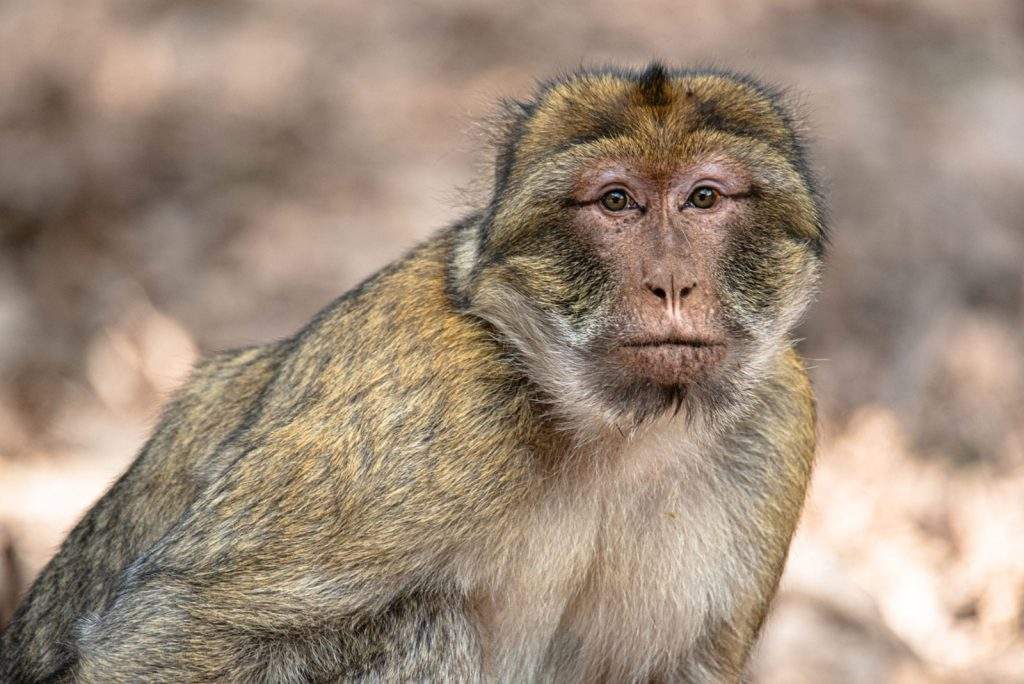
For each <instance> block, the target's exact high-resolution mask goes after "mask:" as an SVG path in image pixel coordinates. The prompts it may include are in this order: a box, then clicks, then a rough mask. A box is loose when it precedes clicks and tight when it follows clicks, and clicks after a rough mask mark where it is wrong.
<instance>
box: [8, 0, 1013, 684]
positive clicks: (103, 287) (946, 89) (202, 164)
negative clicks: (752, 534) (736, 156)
mask: <svg viewBox="0 0 1024 684" xmlns="http://www.w3.org/2000/svg"><path fill="white" fill-rule="evenodd" d="M375 5H376V4H375V3H367V2H351V1H347V2H338V1H337V0H331V1H328V0H304V1H302V2H270V1H264V2H257V1H252V2H243V1H241V0H223V1H221V2H199V1H196V0H123V1H121V0H74V1H67V2H63V1H60V0H49V1H48V2H39V1H38V0H35V1H33V0H3V2H0V625H2V624H3V623H4V622H5V621H6V620H8V619H9V617H10V614H11V611H12V610H13V606H14V604H15V602H16V601H17V598H18V596H19V594H20V592H22V591H23V590H24V589H25V588H26V587H27V585H28V584H29V583H30V582H31V580H32V578H33V576H34V575H35V573H36V572H38V570H39V569H40V568H41V567H42V565H43V564H44V563H45V562H46V561H47V559H48V558H49V556H50V555H51V554H52V553H53V552H54V550H55V548H56V546H57V544H58V543H59V542H60V540H61V539H62V537H63V536H64V534H65V533H66V532H67V530H68V529H69V528H70V526H71V525H72V524H73V523H74V522H75V520H76V519H77V517H78V516H79V515H81V513H82V512H83V510H84V509H85V508H86V507H87V506H88V505H89V504H90V503H91V502H92V501H94V500H95V499H96V498H97V497H98V496H99V495H100V494H101V493H102V491H103V490H104V489H105V488H106V487H107V486H108V485H109V484H110V483H111V481H112V479H113V478H114V477H116V475H117V474H118V473H119V472H120V471H121V470H122V469H123V468H124V467H126V465H127V464H128V463H129V462H130V460H131V459H132V458H133V456H134V455H135V452H136V450H137V449H138V448H139V446H140V445H141V443H142V441H143V439H144V438H145V436H146V434H147V432H148V431H149V430H150V429H151V427H152V426H153V424H154V421H155V419H156V416H157V411H158V408H159V406H160V404H161V402H162V401H163V400H164V399H165V398H166V397H167V395H168V392H169V391H171V390H172V389H173V388H174V387H175V386H176V384H177V383H179V382H180V381H181V379H182V377H183V374H184V373H185V372H186V371H187V369H188V367H189V366H190V364H191V363H192V362H193V361H194V360H195V359H196V357H197V355H199V354H203V353H207V352H210V351H213V350H218V349H222V348H227V347H233V346H237V345H244V344H251V343H256V342H260V341H265V340H269V339H272V338H279V337H283V336H286V335H289V334H290V333H291V332H293V331H294V330H296V328H298V327H299V326H300V325H301V324H302V323H303V322H305V321H306V320H307V319H309V318H310V317H311V316H312V315H313V314H314V313H315V312H316V311H317V310H318V309H320V308H321V307H322V306H324V305H325V304H326V303H327V302H328V301H329V300H330V299H331V298H333V297H334V296H336V295H337V294H340V293H341V292H343V291H345V290H346V289H348V288H349V287H351V286H352V285H354V284H355V283H357V282H358V281H359V280H361V279H362V278H364V277H365V276H366V275H368V274H369V273H371V272H373V271H374V270H376V269H377V268H379V267H380V266H381V265H383V264H385V263H386V262H388V261H389V260H391V259H393V258H395V257H396V256H398V255H400V254H402V253H403V252H405V251H406V250H408V249H409V248H410V247H411V246H412V245H414V244H415V243H416V242H417V241H419V240H421V239H423V238H424V237H426V236H427V235H429V234H430V233H431V232H432V231H433V230H435V229H437V228H439V227H441V226H444V225H445V224H447V223H448V222H450V221H452V220H453V219H455V218H457V217H458V216H459V215H460V214H461V213H462V212H464V211H465V210H466V207H467V206H469V205H471V204H472V203H473V202H474V201H477V200H478V199H479V197H480V196H481V195H482V193H484V192H486V187H487V180H486V174H487V169H489V159H488V158H487V155H486V153H485V152H482V151H481V150H482V147H481V144H482V141H483V139H484V136H483V135H482V133H481V130H480V126H479V125H478V122H480V121H481V120H484V119H486V118H487V116H488V115H489V114H491V113H492V112H493V111H494V103H495V101H496V98H498V97H501V96H525V95H528V94H529V93H530V92H531V89H532V87H533V86H532V84H533V82H534V80H535V79H537V78H544V77H548V76H551V75H554V74H557V73H558V72H559V71H561V70H565V69H570V68H572V67H574V66H576V65H578V64H600V63H607V62H614V63H621V64H629V65H636V66H640V65H642V64H643V63H644V62H646V61H647V60H648V59H650V58H652V57H660V58H663V59H665V60H667V61H669V62H670V63H673V64H676V65H694V64H704V65H708V64H710V65H718V66H725V67H731V68H734V69H738V70H742V71H748V72H752V73H754V74H755V75H758V76H761V77H763V78H766V79H768V80H770V81H774V82H777V83H781V84H785V85H788V86H791V87H792V88H793V93H794V97H795V98H796V99H797V100H798V101H799V102H800V103H801V105H802V108H803V110H804V112H805V114H806V116H807V119H808V121H809V124H810V131H811V134H812V148H813V150H814V153H815V163H816V166H817V167H818V168H819V169H821V170H822V171H823V172H824V175H825V177H826V178H827V179H828V181H829V183H828V184H829V187H830V192H831V198H832V205H833V208H834V214H833V224H834V235H835V237H834V240H833V245H832V249H831V254H830V258H829V264H828V268H827V272H826V275H825V279H824V283H823V287H822V292H821V296H820V298H819V301H818V302H817V304H816V305H815V306H814V308H813V310H812V313H811V314H810V316H809V317H808V318H807V320H806V321H805V323H804V324H803V326H802V328H801V330H800V332H799V336H800V337H801V338H802V339H803V341H802V342H801V347H802V349H803V351H804V353H805V354H806V356H807V357H808V358H809V359H810V364H811V366H812V368H813V370H812V372H813V375H814V381H815V385H816V387H817V391H818V395H819V398H820V409H821V418H822V426H821V433H822V443H821V449H820V461H819V467H818V470H817V474H816V477H815V481H814V485H813V489H812V493H811V496H810V499H809V502H808V506H807V511H806V515H805V517H804V519H803V523H802V526H801V529H800V532H799V534H798V537H797V540H796V542H795V544H794V546H793V550H792V553H791V556H790V563H789V566H788V569H787V573H786V577H785V579H784V581H783V589H782V591H781V593H780V594H779V597H778V600H777V603H776V606H775V610H774V612H773V614H772V616H771V619H770V621H769V623H768V626H767V629H766V631H765V634H764V637H763V639H762V642H761V644H760V646H759V648H758V651H757V654H756V658H755V660H754V663H753V665H752V676H753V678H754V679H755V681H761V682H808V683H810V682H887V681H892V682H919V681H936V682H940V681H941V682H946V681H949V682H961V681H963V682H1004V681H1024V334H1022V329H1024V328H1022V324H1024V3H1021V2H1019V0H1006V1H1005V2H998V1H992V2H970V3H966V2H960V1H957V0H933V1H924V0H921V1H918V2H901V3H896V2H885V1H882V0H861V1H860V2H828V1H816V0H787V1H785V2H775V3H771V4H767V3H765V4H761V3H757V2H752V1H741V0H730V1H721V0H719V1H714V2H712V1H708V2H692V3H680V2H668V1H657V0H651V1H648V2H634V3H621V2H608V1H607V0H599V1H597V2H587V3H581V4H579V5H568V4H567V5H559V6H554V4H553V3H498V2H494V3H480V2H471V1H469V0H450V1H446V2H441V1H435V2H430V1H424V2H403V3H393V4H384V3H382V4H380V5H379V6H375Z"/></svg>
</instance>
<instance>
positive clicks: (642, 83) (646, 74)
mask: <svg viewBox="0 0 1024 684" xmlns="http://www.w3.org/2000/svg"><path fill="white" fill-rule="evenodd" d="M668 80H669V77H668V71H667V70H666V69H665V67H664V65H663V64H661V63H660V62H651V63H650V64H649V65H648V66H647V68H646V69H644V71H643V73H642V74H640V79H639V81H638V85H639V87H640V94H641V96H642V97H643V99H644V102H645V103H646V104H647V105H648V106H650V107H664V106H666V105H668V104H669V94H668Z"/></svg>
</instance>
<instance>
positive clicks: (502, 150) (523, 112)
mask: <svg viewBox="0 0 1024 684" xmlns="http://www.w3.org/2000/svg"><path fill="white" fill-rule="evenodd" d="M536 109H537V104H536V103H535V102H526V101H523V100H515V99H506V100H502V101H501V110H500V111H499V113H498V116H497V117H495V118H496V121H495V122H494V123H495V127H494V137H493V141H494V146H495V150H496V152H495V155H494V195H495V197H497V196H498V195H499V194H500V193H501V192H502V191H503V190H504V189H505V185H506V183H507V182H508V177H509V174H510V173H512V166H513V164H514V163H515V150H516V148H517V147H518V146H519V141H520V139H521V138H522V137H523V132H524V131H525V130H526V123H527V122H528V121H529V120H530V117H532V116H533V113H534V111H536Z"/></svg>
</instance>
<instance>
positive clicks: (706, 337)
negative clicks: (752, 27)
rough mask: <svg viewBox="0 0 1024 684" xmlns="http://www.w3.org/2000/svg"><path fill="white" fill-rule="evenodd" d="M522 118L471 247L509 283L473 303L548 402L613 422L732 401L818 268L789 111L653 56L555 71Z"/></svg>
mask: <svg viewBox="0 0 1024 684" xmlns="http://www.w3.org/2000/svg"><path fill="white" fill-rule="evenodd" d="M652 70H653V71H652ZM518 126H519V128H518V129H517V131H518V132H517V138H516V140H515V143H514V144H512V143H510V146H509V147H508V148H506V149H505V151H504V155H505V156H504V157H500V158H499V177H498V182H497V189H496V195H495V202H494V203H493V205H492V216H491V221H490V225H488V226H487V227H488V229H489V231H490V232H489V233H487V234H486V235H485V241H484V243H483V244H482V246H481V257H482V262H483V265H484V268H481V269H480V270H481V271H482V272H485V273H488V274H489V275H490V276H491V278H490V282H491V283H492V284H493V283H498V282H500V283H502V285H501V286H499V287H497V289H496V290H491V292H490V294H488V292H487V288H481V289H479V290H478V295H479V297H478V300H477V302H476V305H477V310H478V312H480V313H481V315H482V316H483V317H485V318H488V319H489V320H491V321H492V322H493V323H495V325H496V326H497V327H498V328H499V329H500V330H502V331H503V332H504V333H505V335H506V336H507V337H508V338H509V339H510V341H512V343H513V345H514V346H515V347H517V348H518V349H519V350H520V352H521V354H522V356H523V357H524V358H525V359H526V360H527V365H528V367H529V371H530V373H531V374H532V375H533V376H534V377H535V379H537V380H538V383H539V384H540V385H542V386H545V387H548V388H549V393H550V394H554V396H555V399H554V401H555V402H558V401H559V400H560V399H561V398H562V397H566V398H568V399H567V400H568V401H572V402H576V404H577V405H578V406H586V407H588V408H587V409H586V410H587V411H589V412H590V413H596V414H600V415H601V416H602V417H603V419H604V420H605V422H607V420H608V419H611V420H612V421H616V420H619V419H620V418H621V417H628V418H629V419H631V420H636V421H641V420H643V419H645V418H648V417H651V416H653V415H657V414H658V413H660V412H663V411H665V410H668V409H674V410H676V411H678V410H680V408H685V409H686V412H687V414H688V415H691V416H694V417H696V416H700V415H705V416H706V415H711V414H715V415H717V416H719V418H721V417H723V416H727V414H728V411H723V410H722V409H723V408H729V407H735V406H737V405H739V404H740V403H742V399H743V396H744V393H745V392H746V390H748V389H749V388H750V387H751V386H752V384H754V383H755V382H757V381H758V379H759V378H761V377H763V376H764V373H765V372H766V371H767V369H768V368H769V367H770V364H771V362H772V359H773V357H774V354H775V353H776V352H777V351H778V350H779V349H781V348H782V347H783V346H784V341H785V337H786V335H787V333H788V331H789V330H790V329H791V328H792V326H793V325H794V324H795V322H796V321H797V319H798V318H799V316H800V314H801V313H802V312H803V310H804V308H805V306H806V304H807V303H808V301H809V299H810V298H811V295H812V292H813V289H814V284H815V281H816V277H817V267H818V261H819V255H820V251H821V244H822V241H823V235H822V229H823V226H822V222H821V218H820V213H819V210H818V207H817V205H816V203H815V200H814V196H813V191H812V189H811V187H810V183H809V180H808V178H807V176H806V172H805V171H803V161H802V158H801V157H800V148H799V144H798V143H797V141H796V139H795V136H794V133H793V131H792V129H791V128H790V127H789V125H788V120H787V119H786V118H785V117H784V116H783V115H782V114H780V113H779V111H778V109H777V105H776V104H775V103H774V102H773V101H772V100H771V99H769V97H768V96H767V95H765V94H763V93H762V92H761V91H759V90H757V89H756V88H754V87H753V86H751V85H749V84H747V83H745V82H741V81H738V80H736V79H733V78H729V77H723V76H717V75H713V76H712V75H697V76H694V75H685V74H683V75H679V76H677V77H674V78H670V77H669V76H668V74H666V73H665V72H664V71H661V70H660V69H659V68H656V67H652V69H648V70H647V72H644V73H643V74H632V75H631V74H626V75H621V74H617V75H608V74H604V75H600V76H594V75H587V76H584V77H578V78H577V79H576V80H568V81H565V82H564V83H560V84H556V85H554V86H552V87H551V89H550V90H549V91H547V92H546V93H545V94H544V95H543V96H542V97H541V98H540V99H539V100H538V101H537V102H536V103H533V104H531V105H529V106H528V107H525V108H524V110H523V113H522V118H521V120H520V121H519V123H518ZM502 165H504V166H502ZM503 170H504V173H503ZM483 280H484V281H487V280H488V279H487V278H484V279H483ZM499 291H500V294H497V292H499ZM520 299H522V300H524V301H521V302H520V301H518V300H520ZM526 302H528V304H527V303H526ZM544 354H547V355H548V356H549V357H551V358H553V359H554V360H553V361H549V362H546V363H538V361H537V360H536V359H537V358H538V357H540V356H543V355H544ZM559 373H560V374H562V376H563V377H562V378H560V379H558V378H554V377H553V376H555V375H557V374H559ZM539 376H543V377H539ZM568 376H573V379H572V380H571V381H570V380H567V379H566V378H567V377H568ZM552 387H553V388H554V389H553V390H552V389H551V388H552ZM706 409H711V410H706ZM581 410H582V409H581Z"/></svg>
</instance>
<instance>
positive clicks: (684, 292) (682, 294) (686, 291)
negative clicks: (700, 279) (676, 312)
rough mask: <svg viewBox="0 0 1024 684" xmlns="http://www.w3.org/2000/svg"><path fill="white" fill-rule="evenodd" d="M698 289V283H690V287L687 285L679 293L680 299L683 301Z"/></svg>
mask: <svg viewBox="0 0 1024 684" xmlns="http://www.w3.org/2000/svg"><path fill="white" fill-rule="evenodd" d="M696 287H697V283H695V282H694V283H690V284H689V285H687V286H686V287H684V288H683V289H682V290H680V291H679V298H680V299H682V298H683V297H685V296H686V295H688V294H690V293H691V292H693V290H694V289H695V288H696Z"/></svg>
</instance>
